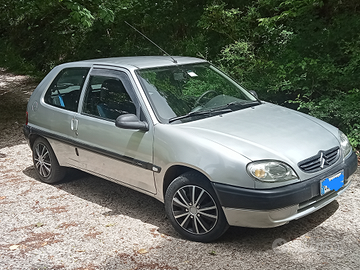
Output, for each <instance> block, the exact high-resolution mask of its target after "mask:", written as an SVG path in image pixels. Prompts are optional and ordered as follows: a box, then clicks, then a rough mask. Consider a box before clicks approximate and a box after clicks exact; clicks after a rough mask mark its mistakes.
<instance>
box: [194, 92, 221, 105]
mask: <svg viewBox="0 0 360 270" xmlns="http://www.w3.org/2000/svg"><path fill="white" fill-rule="evenodd" d="M211 93H215V94H216V95H217V93H216V91H215V90H208V91H206V92H205V93H203V94H202V95H201V96H200V97H199V98H198V99H197V100H196V101H195V103H194V107H196V106H197V105H198V104H199V103H200V100H202V99H203V98H204V97H205V96H207V95H208V94H211Z"/></svg>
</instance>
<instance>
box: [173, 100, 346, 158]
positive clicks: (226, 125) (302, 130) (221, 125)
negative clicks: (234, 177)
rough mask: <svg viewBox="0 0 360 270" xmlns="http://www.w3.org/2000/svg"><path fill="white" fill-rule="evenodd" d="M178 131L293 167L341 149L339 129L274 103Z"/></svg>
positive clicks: (195, 123) (183, 125)
mask: <svg viewBox="0 0 360 270" xmlns="http://www.w3.org/2000/svg"><path fill="white" fill-rule="evenodd" d="M177 127H178V128H180V129H183V131H185V130H186V131H187V133H188V134H189V136H195V137H196V140H197V139H198V138H199V137H200V138H202V139H205V140H210V141H212V142H215V143H217V144H220V145H222V146H224V147H227V148H229V149H231V150H233V151H235V152H237V153H239V154H241V155H243V156H244V157H246V158H248V159H250V160H264V159H276V160H282V161H285V162H287V163H288V164H290V165H295V164H297V163H298V162H300V161H302V160H304V159H306V158H309V157H311V156H313V155H316V154H317V153H318V152H319V151H320V150H328V149H330V148H332V147H335V146H339V145H340V144H339V141H338V139H337V136H336V134H337V129H336V128H335V127H333V126H331V125H329V124H327V123H325V122H323V121H321V120H318V119H316V118H313V117H311V116H308V115H306V114H303V113H300V112H297V111H294V110H291V109H287V108H284V107H281V106H277V105H274V104H270V103H264V104H261V105H258V106H254V107H251V108H247V109H243V110H239V111H235V112H231V113H227V114H223V115H219V116H214V117H209V118H206V119H202V120H198V121H193V122H189V123H186V124H181V125H177Z"/></svg>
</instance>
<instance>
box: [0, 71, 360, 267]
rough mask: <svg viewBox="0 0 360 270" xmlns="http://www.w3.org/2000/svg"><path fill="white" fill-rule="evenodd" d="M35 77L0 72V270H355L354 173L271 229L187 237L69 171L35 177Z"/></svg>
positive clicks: (359, 232) (357, 180) (131, 194)
mask: <svg viewBox="0 0 360 270" xmlns="http://www.w3.org/2000/svg"><path fill="white" fill-rule="evenodd" d="M33 87H34V83H33V82H32V81H31V80H29V79H28V78H26V77H23V76H14V75H11V74H8V73H6V72H4V71H3V70H2V71H1V70H0V110H1V114H2V113H3V112H4V111H6V110H8V109H9V108H10V109H11V110H10V111H11V113H8V114H6V113H5V114H2V116H1V117H0V132H1V133H0V232H1V233H0V269H2V270H3V269H9V270H13V269H26V270H30V269H31V270H32V269H33V270H35V269H77V270H85V269H88V270H95V269H129V270H130V269H275V268H277V269H359V268H360V171H359V170H358V172H357V173H356V175H355V176H354V177H353V180H352V185H351V187H350V188H349V189H348V190H347V192H346V193H344V194H343V196H342V197H341V198H339V199H338V200H337V201H334V202H333V203H331V204H330V205H328V206H327V207H325V208H323V209H321V210H320V211H317V212H315V213H313V214H312V215H310V216H307V217H305V218H303V219H300V220H297V221H293V222H291V223H289V224H288V225H285V226H282V227H279V228H274V229H248V228H230V229H229V231H228V232H227V233H226V234H225V235H224V236H223V237H222V238H221V239H220V240H219V241H217V242H215V243H211V244H203V243H195V242H190V241H187V240H184V239H182V238H180V237H179V235H177V234H176V233H175V231H174V230H173V229H172V227H171V226H170V223H169V222H168V221H167V220H166V218H165V214H164V207H163V205H162V204H161V203H160V202H158V201H156V200H155V199H152V198H150V197H147V196H146V195H143V194H140V193H137V192H135V191H132V190H130V189H128V188H125V187H122V186H119V185H116V184H114V183H111V182H108V181H106V180H103V179H100V178H97V177H94V176H89V175H87V174H82V173H76V172H74V173H73V174H71V175H70V176H69V177H67V179H66V181H65V182H63V183H60V184H57V185H53V186H52V185H47V184H44V183H42V182H40V181H39V180H38V179H37V177H36V175H35V171H34V168H33V166H32V162H31V151H30V149H29V147H28V146H27V145H26V143H25V142H24V139H23V137H22V131H21V127H22V123H23V118H24V117H23V116H24V113H25V105H26V101H27V97H28V95H29V93H30V92H31V89H32V88H33Z"/></svg>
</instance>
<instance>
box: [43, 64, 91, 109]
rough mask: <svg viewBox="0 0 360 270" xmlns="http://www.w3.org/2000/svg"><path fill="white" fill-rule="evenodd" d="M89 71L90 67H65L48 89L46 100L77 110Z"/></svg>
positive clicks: (49, 102) (54, 104)
mask: <svg viewBox="0 0 360 270" xmlns="http://www.w3.org/2000/svg"><path fill="white" fill-rule="evenodd" d="M88 72H89V68H67V69H63V70H62V71H61V72H60V73H59V74H58V75H57V76H56V78H55V80H54V81H53V82H52V84H51V85H50V87H49V89H48V90H47V91H46V94H45V102H46V103H47V104H50V105H53V106H56V107H60V108H64V109H67V110H70V111H74V112H76V111H77V108H78V103H79V98H80V91H81V88H82V86H83V84H84V81H85V78H86V75H87V73H88Z"/></svg>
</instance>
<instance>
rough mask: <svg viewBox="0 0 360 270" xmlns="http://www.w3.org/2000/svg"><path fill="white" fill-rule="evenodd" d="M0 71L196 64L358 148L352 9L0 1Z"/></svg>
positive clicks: (295, 2)
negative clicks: (115, 62)
mask: <svg viewBox="0 0 360 270" xmlns="http://www.w3.org/2000/svg"><path fill="white" fill-rule="evenodd" d="M0 2H1V5H0V13H1V14H2V16H0V47H1V48H2V49H1V50H0V66H1V67H5V68H7V69H9V70H12V71H16V72H19V73H23V74H30V75H34V76H42V75H43V74H45V73H46V72H48V71H49V70H50V69H51V68H53V67H54V66H55V65H57V64H59V63H62V62H68V61H74V60H80V59H90V58H99V57H111V56H129V55H158V54H162V52H161V51H160V50H159V49H157V48H156V47H155V46H153V45H152V44H151V43H150V42H148V41H147V40H146V39H144V38H143V37H142V36H141V35H139V34H138V33H136V32H135V31H134V30H133V29H132V28H131V27H129V26H128V25H127V24H125V21H127V22H129V23H130V24H132V25H133V26H135V27H136V28H137V29H139V30H140V31H141V32H143V33H145V34H146V35H147V36H148V37H150V38H151V39H152V40H153V41H154V42H156V43H157V44H158V45H160V46H161V47H162V48H163V49H165V50H166V51H167V52H168V53H170V54H172V55H186V56H195V57H202V58H205V59H207V60H209V61H211V62H212V63H214V64H215V65H216V66H218V67H220V68H222V69H223V70H224V71H226V72H227V73H229V74H231V75H232V76H233V77H234V78H235V79H236V80H238V81H239V82H240V83H241V84H242V85H244V86H245V87H246V88H247V89H250V90H255V91H256V92H257V93H258V95H259V96H260V98H261V99H263V100H268V101H271V102H274V103H277V104H281V105H284V106H287V107H291V108H293V109H298V110H301V111H304V112H306V113H309V114H311V115H313V116H316V117H318V118H321V119H323V120H325V121H327V122H329V123H331V124H333V125H335V126H337V127H339V128H340V129H341V130H343V131H344V132H345V133H346V134H347V135H348V137H349V139H350V141H351V143H352V145H353V146H354V148H356V149H360V105H359V103H360V83H359V76H360V32H359V31H358V29H360V2H359V1H358V0H346V1H339V0H258V1H250V0H244V1H235V0H232V1H223V0H188V1H179V0H168V1H150V0H125V1H124V0H121V1H120V0H88V1H85V0H77V1H76V0H16V1H15V0H12V1H9V0H7V1H5V0H0Z"/></svg>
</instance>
